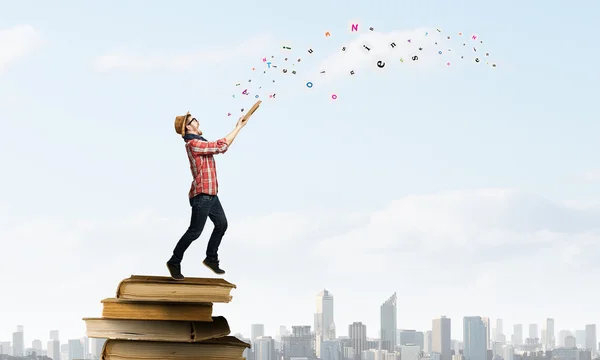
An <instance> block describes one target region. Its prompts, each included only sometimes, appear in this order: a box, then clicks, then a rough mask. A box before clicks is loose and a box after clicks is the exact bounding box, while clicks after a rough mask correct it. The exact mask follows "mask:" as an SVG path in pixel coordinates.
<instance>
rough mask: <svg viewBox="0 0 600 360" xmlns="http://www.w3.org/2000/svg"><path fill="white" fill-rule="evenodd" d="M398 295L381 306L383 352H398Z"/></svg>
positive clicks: (381, 346) (381, 342)
mask: <svg viewBox="0 0 600 360" xmlns="http://www.w3.org/2000/svg"><path fill="white" fill-rule="evenodd" d="M396 305H397V304H396V293H394V294H393V295H392V296H391V297H390V298H389V299H387V300H386V301H385V302H384V303H383V304H382V305H381V316H380V321H381V335H380V344H381V345H380V348H381V350H387V351H396V330H397V328H396V321H397V309H396Z"/></svg>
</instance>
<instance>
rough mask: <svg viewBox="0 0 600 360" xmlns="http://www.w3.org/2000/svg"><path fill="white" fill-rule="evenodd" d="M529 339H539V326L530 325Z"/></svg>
mask: <svg viewBox="0 0 600 360" xmlns="http://www.w3.org/2000/svg"><path fill="white" fill-rule="evenodd" d="M529 338H530V339H539V336H538V326H537V324H529Z"/></svg>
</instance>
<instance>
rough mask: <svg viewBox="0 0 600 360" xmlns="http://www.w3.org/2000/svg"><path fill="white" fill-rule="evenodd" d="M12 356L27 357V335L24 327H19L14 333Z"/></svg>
mask: <svg viewBox="0 0 600 360" xmlns="http://www.w3.org/2000/svg"><path fill="white" fill-rule="evenodd" d="M12 356H25V335H24V330H23V325H19V326H17V331H16V332H14V333H13V342H12Z"/></svg>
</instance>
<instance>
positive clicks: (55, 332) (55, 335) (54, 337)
mask: <svg viewBox="0 0 600 360" xmlns="http://www.w3.org/2000/svg"><path fill="white" fill-rule="evenodd" d="M50 340H58V341H60V339H59V337H58V330H50ZM48 356H50V355H48Z"/></svg>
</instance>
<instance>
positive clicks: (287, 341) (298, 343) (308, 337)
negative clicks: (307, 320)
mask: <svg viewBox="0 0 600 360" xmlns="http://www.w3.org/2000/svg"><path fill="white" fill-rule="evenodd" d="M314 341H315V338H314V336H313V334H312V333H311V331H310V326H308V325H301V326H292V333H291V334H290V335H289V336H282V337H281V343H282V346H283V357H284V359H285V360H289V359H290V358H293V357H306V358H309V359H312V358H314V356H315V353H314V351H313V343H314Z"/></svg>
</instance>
